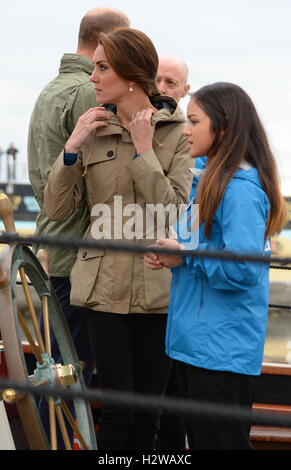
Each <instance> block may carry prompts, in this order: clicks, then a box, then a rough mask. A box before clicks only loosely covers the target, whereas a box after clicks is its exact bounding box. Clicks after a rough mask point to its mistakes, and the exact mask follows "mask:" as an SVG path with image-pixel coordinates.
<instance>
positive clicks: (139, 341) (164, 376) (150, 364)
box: [87, 310, 171, 450]
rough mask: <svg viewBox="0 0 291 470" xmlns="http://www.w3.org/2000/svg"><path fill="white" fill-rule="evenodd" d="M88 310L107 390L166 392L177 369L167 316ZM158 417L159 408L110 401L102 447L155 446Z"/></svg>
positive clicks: (102, 429)
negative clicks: (168, 349)
mask: <svg viewBox="0 0 291 470" xmlns="http://www.w3.org/2000/svg"><path fill="white" fill-rule="evenodd" d="M87 312H88V313H87V320H88V331H89V336H90V341H91V347H92V351H93V354H94V356H95V361H96V368H97V374H98V378H99V381H100V386H101V389H104V390H106V389H107V390H110V389H111V390H115V391H116V390H121V391H126V392H138V393H144V394H157V395H162V394H164V391H165V388H166V385H167V380H168V376H169V373H170V367H171V360H170V359H169V358H168V357H167V356H166V354H165V352H164V350H165V345H164V343H165V328H166V321H167V315H165V314H126V315H124V314H115V313H107V312H95V311H90V310H89V311H87ZM158 420H159V411H158V410H157V411H152V410H144V409H138V408H137V409H136V410H135V409H134V406H133V405H132V404H131V403H130V402H129V403H128V405H127V406H126V407H125V406H122V405H119V404H118V403H117V404H115V405H108V404H105V403H104V404H103V405H102V408H101V418H100V422H99V427H98V432H97V445H98V449H106V450H113V449H149V450H150V449H154V444H155V438H156V433H157V427H158Z"/></svg>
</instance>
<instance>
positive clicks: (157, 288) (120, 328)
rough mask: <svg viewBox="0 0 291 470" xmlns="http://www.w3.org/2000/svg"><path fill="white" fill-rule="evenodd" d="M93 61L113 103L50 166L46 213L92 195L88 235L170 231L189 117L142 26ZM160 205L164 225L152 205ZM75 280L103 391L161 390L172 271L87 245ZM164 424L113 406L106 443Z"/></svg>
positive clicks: (182, 182)
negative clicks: (162, 77)
mask: <svg viewBox="0 0 291 470" xmlns="http://www.w3.org/2000/svg"><path fill="white" fill-rule="evenodd" d="M93 61H94V66H95V68H94V72H93V74H92V76H91V81H92V82H93V83H94V86H95V91H96V96H97V99H98V102H99V103H104V105H103V106H102V107H96V108H92V109H90V110H88V111H87V112H86V113H85V114H84V115H83V116H82V117H81V118H80V119H79V121H78V123H77V125H76V127H75V130H74V132H73V133H72V135H71V137H70V138H69V140H68V141H67V143H66V145H65V148H64V151H63V152H62V153H61V154H60V156H59V158H58V159H57V161H56V163H55V165H54V167H53V169H52V171H51V174H50V177H49V182H48V185H47V187H46V190H45V204H44V207H45V211H46V213H47V215H48V217H49V218H51V219H53V220H64V219H66V218H67V217H69V216H70V215H71V214H72V213H73V212H74V211H75V209H76V208H77V207H78V204H79V202H80V201H81V199H82V198H86V199H87V202H88V206H89V208H90V211H91V223H90V226H89V227H88V230H87V233H86V238H89V239H90V238H91V239H94V238H95V239H96V238H105V239H115V240H122V239H123V240H124V239H130V240H132V242H133V243H134V240H144V241H145V240H146V241H147V242H149V243H151V242H152V240H155V238H156V236H157V230H158V229H159V230H161V229H163V228H165V230H166V233H168V232H167V229H168V225H169V223H170V222H169V220H170V216H169V212H168V209H169V208H172V210H173V208H176V209H177V208H178V207H180V205H184V204H186V202H187V200H188V197H189V193H190V186H191V173H190V172H189V171H188V167H189V156H188V151H187V140H186V138H185V137H184V136H183V134H182V132H183V128H184V124H185V120H184V114H183V113H182V111H181V110H180V108H179V107H178V106H177V103H176V102H175V101H174V100H173V99H171V98H169V97H165V96H161V95H160V94H159V92H158V90H157V87H156V73H157V67H158V56H157V53H156V50H155V48H154V46H153V44H152V42H151V41H150V39H149V38H148V37H147V36H146V35H144V34H143V33H141V32H140V31H137V30H133V29H127V28H122V29H118V30H116V31H115V32H113V33H110V34H108V35H105V34H101V36H100V40H99V45H98V47H97V49H96V51H95V55H94V59H93ZM112 103H114V105H112ZM161 208H162V209H163V208H164V209H165V211H164V213H163V214H162V215H161V213H160V212H158V214H160V215H161V219H159V215H158V216H157V217H158V226H157V221H155V222H154V223H153V221H154V220H156V219H154V217H153V211H154V209H158V211H159V210H160V209H161ZM162 212H163V210H162ZM174 212H175V211H174ZM172 213H173V212H172ZM177 214H178V211H177ZM163 216H164V218H163ZM161 220H162V222H161ZM71 284H72V292H71V302H72V304H74V305H78V306H81V307H83V308H84V314H86V315H87V320H88V328H89V334H90V340H91V345H92V349H93V352H94V356H95V361H96V367H97V373H98V376H99V379H100V385H101V387H102V388H104V389H115V390H123V391H137V392H140V393H150V394H153V393H154V394H160V395H161V394H162V393H163V392H164V390H165V387H166V382H167V378H168V374H169V369H170V362H169V359H168V358H167V357H166V356H165V353H164V333H165V325H166V317H167V315H166V313H167V309H168V301H169V289H170V274H169V272H168V270H160V271H156V272H153V271H151V270H149V269H147V268H146V266H145V264H144V261H143V256H141V254H138V253H135V254H134V253H120V252H116V251H111V252H110V251H107V250H101V249H90V250H89V249H88V250H84V249H80V250H79V253H78V258H77V261H76V263H75V266H74V268H73V270H72V273H71ZM157 422H158V413H155V412H144V411H143V410H142V411H140V410H138V409H137V410H134V409H133V406H132V405H131V404H130V403H129V404H128V407H126V408H122V407H121V408H120V407H118V406H116V405H115V406H113V407H112V406H111V405H106V404H104V405H103V406H102V415H101V420H100V423H99V429H98V435H97V442H98V448H99V449H153V448H154V441H155V435H156V431H157Z"/></svg>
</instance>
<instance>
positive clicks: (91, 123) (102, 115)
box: [65, 106, 109, 153]
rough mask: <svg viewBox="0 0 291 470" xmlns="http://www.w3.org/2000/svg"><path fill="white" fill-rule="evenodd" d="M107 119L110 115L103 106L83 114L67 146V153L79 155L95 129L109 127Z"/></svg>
mask: <svg viewBox="0 0 291 470" xmlns="http://www.w3.org/2000/svg"><path fill="white" fill-rule="evenodd" d="M107 119H109V115H108V113H107V112H106V111H105V108H104V107H101V106H100V107H96V108H90V109H89V110H88V111H86V113H84V114H82V116H81V117H80V118H79V119H78V122H77V124H76V126H75V129H74V131H73V132H72V134H71V136H70V137H69V139H68V141H67V143H66V145H65V152H69V153H78V152H79V150H80V149H81V147H82V146H83V145H84V144H85V142H86V141H87V139H88V137H89V136H90V134H91V132H92V131H93V130H94V129H98V128H99V127H107V126H108V123H107V122H106V120H107Z"/></svg>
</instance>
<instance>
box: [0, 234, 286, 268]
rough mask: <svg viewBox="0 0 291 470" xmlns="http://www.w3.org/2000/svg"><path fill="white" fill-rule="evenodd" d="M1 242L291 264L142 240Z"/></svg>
mask: <svg viewBox="0 0 291 470" xmlns="http://www.w3.org/2000/svg"><path fill="white" fill-rule="evenodd" d="M0 243H2V244H4V243H6V244H13V243H24V244H28V245H33V244H36V245H43V246H45V245H47V246H60V247H65V248H84V249H86V248H87V249H92V248H98V249H102V250H112V251H125V252H132V253H133V252H137V253H147V252H153V253H163V254H172V255H183V256H193V257H196V258H214V259H224V260H227V261H250V262H254V263H268V264H269V263H270V262H271V261H272V262H277V263H280V264H291V258H280V257H268V256H263V255H259V254H248V253H233V252H229V251H207V250H173V249H168V248H162V247H157V246H154V247H153V246H152V245H149V244H146V243H142V242H127V241H121V242H116V241H111V240H88V239H80V238H75V237H70V238H67V237H57V238H56V237H52V236H37V235H29V236H20V235H18V234H17V233H6V232H2V233H1V234H0Z"/></svg>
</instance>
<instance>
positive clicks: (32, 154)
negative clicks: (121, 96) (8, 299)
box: [27, 54, 97, 277]
mask: <svg viewBox="0 0 291 470" xmlns="http://www.w3.org/2000/svg"><path fill="white" fill-rule="evenodd" d="M93 68H94V66H93V62H92V61H91V60H90V59H88V58H87V57H84V56H80V55H77V54H64V55H63V57H62V59H61V64H60V69H59V75H58V76H57V77H56V78H55V79H54V80H52V81H51V82H50V83H49V84H48V85H47V86H46V87H45V88H44V89H43V91H42V92H41V94H40V96H39V97H38V99H37V101H36V104H35V106H34V109H33V112H32V116H31V121H30V126H29V135H28V149H27V155H28V168H29V178H30V182H31V184H32V187H33V189H34V193H35V197H36V200H37V202H38V204H39V207H40V212H39V214H38V217H37V221H36V234H39V235H49V236H56V237H57V236H58V235H59V234H61V235H62V236H66V235H68V236H69V235H71V236H72V235H73V236H76V237H79V236H80V237H82V236H83V235H84V231H85V229H86V228H87V226H88V223H89V211H88V208H87V204H86V202H85V201H82V202H81V203H80V205H79V206H78V208H77V209H76V210H75V212H74V214H73V215H72V216H71V217H70V218H69V219H67V220H66V221H65V222H53V221H51V220H50V219H49V218H48V217H47V216H46V215H45V213H44V211H43V193H44V188H45V186H46V184H47V181H48V177H49V173H50V170H51V167H52V165H53V164H54V162H55V160H56V159H57V157H58V155H59V154H60V152H61V150H62V149H63V147H64V145H65V143H66V141H67V140H68V138H69V136H70V135H71V133H72V131H73V129H74V127H75V125H76V123H77V121H78V118H79V117H80V116H81V115H82V114H84V112H85V111H87V110H88V109H89V108H92V107H95V106H97V102H96V95H95V92H94V87H93V84H92V83H91V82H90V81H89V77H90V75H91V73H92V71H93ZM39 248H40V247H39V246H38V247H34V251H37V250H38V249H39ZM45 249H46V251H47V252H48V254H49V274H50V275H51V276H59V277H68V276H70V273H71V269H72V267H73V265H74V263H75V259H76V250H72V249H71V248H68V249H64V248H60V247H47V246H46V247H45Z"/></svg>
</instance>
